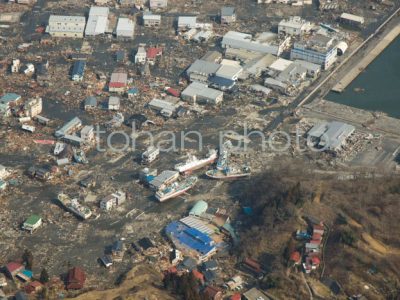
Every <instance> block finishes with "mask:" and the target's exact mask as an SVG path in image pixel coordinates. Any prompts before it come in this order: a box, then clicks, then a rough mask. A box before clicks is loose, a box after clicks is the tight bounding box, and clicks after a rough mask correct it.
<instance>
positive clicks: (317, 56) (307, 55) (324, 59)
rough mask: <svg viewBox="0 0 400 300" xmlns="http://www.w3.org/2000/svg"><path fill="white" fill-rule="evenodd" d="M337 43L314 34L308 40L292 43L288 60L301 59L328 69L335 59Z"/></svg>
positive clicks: (332, 39) (329, 38)
mask: <svg viewBox="0 0 400 300" xmlns="http://www.w3.org/2000/svg"><path fill="white" fill-rule="evenodd" d="M336 46H337V41H336V40H335V39H334V38H331V37H327V36H324V35H320V34H316V35H315V36H313V37H312V38H311V39H309V40H303V41H299V42H296V43H294V45H293V49H292V50H291V52H290V59H292V60H295V59H301V60H305V61H308V62H311V63H314V64H318V65H320V66H322V68H324V69H328V68H329V67H330V66H331V65H332V64H333V63H334V62H335V61H336V59H337V47H336Z"/></svg>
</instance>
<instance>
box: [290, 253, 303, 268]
mask: <svg viewBox="0 0 400 300" xmlns="http://www.w3.org/2000/svg"><path fill="white" fill-rule="evenodd" d="M290 261H292V262H293V263H294V264H295V265H298V264H300V263H301V255H300V253H299V251H294V252H293V253H292V254H290Z"/></svg>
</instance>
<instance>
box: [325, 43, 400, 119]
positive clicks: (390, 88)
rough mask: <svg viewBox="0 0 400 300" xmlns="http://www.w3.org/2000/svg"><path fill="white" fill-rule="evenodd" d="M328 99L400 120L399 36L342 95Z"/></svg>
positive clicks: (330, 96)
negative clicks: (382, 113)
mask: <svg viewBox="0 0 400 300" xmlns="http://www.w3.org/2000/svg"><path fill="white" fill-rule="evenodd" d="M326 99H327V100H330V101H333V102H336V103H340V104H344V105H348V106H352V107H356V108H360V109H366V110H370V111H380V112H384V113H386V114H388V115H389V116H391V117H396V118H400V37H398V38H397V39H396V40H394V41H393V42H392V43H391V44H390V45H389V46H388V47H387V48H386V49H385V50H384V51H383V52H382V53H381V54H380V55H379V56H378V57H377V58H376V59H375V60H374V61H373V62H372V63H371V64H370V65H369V66H368V67H367V68H366V69H365V70H364V72H362V73H361V74H360V75H359V76H358V77H357V78H356V79H355V80H354V81H353V82H352V83H351V84H350V85H349V86H348V87H347V88H346V89H345V90H344V91H343V92H342V93H335V92H330V93H329V94H328V95H327V96H326Z"/></svg>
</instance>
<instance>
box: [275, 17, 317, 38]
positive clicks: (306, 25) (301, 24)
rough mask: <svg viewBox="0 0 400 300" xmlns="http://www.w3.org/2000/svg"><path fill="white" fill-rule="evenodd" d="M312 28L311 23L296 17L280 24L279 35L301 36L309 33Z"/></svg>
mask: <svg viewBox="0 0 400 300" xmlns="http://www.w3.org/2000/svg"><path fill="white" fill-rule="evenodd" d="M312 28H313V25H312V24H311V23H310V22H308V21H306V20H304V19H302V18H301V17H298V16H295V17H291V18H289V19H287V20H282V21H280V22H279V25H278V34H287V35H294V36H300V35H303V34H306V33H309V32H310V31H311V29H312Z"/></svg>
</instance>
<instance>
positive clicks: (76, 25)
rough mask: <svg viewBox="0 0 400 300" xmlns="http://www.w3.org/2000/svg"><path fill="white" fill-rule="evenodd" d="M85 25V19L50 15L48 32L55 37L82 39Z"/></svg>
mask: <svg viewBox="0 0 400 300" xmlns="http://www.w3.org/2000/svg"><path fill="white" fill-rule="evenodd" d="M85 25H86V19H85V17H81V16H56V15H50V18H49V22H48V25H47V28H46V32H47V33H48V34H50V35H51V36H54V37H77V38H82V37H83V32H84V30H85Z"/></svg>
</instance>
